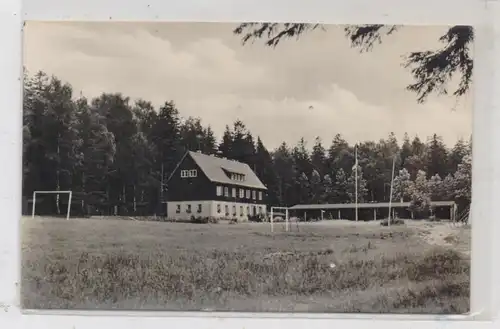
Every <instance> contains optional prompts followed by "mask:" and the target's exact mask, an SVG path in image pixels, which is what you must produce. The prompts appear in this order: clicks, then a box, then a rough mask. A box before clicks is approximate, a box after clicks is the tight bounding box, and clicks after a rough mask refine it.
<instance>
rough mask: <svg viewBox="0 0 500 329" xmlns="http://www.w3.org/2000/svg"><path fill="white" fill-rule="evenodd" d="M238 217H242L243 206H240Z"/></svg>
mask: <svg viewBox="0 0 500 329" xmlns="http://www.w3.org/2000/svg"><path fill="white" fill-rule="evenodd" d="M240 216H243V206H240Z"/></svg>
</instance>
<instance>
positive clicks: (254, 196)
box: [252, 191, 257, 200]
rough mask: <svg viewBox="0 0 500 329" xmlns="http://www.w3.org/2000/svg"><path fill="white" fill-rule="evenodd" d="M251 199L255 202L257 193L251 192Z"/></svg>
mask: <svg viewBox="0 0 500 329" xmlns="http://www.w3.org/2000/svg"><path fill="white" fill-rule="evenodd" d="M252 199H254V200H257V192H256V191H252Z"/></svg>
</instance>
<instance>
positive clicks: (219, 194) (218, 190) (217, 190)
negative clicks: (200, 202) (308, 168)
mask: <svg viewBox="0 0 500 329" xmlns="http://www.w3.org/2000/svg"><path fill="white" fill-rule="evenodd" d="M215 191H216V193H217V196H222V186H217V187H216V190H215Z"/></svg>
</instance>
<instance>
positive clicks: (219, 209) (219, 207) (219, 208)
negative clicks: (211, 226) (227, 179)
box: [217, 204, 222, 214]
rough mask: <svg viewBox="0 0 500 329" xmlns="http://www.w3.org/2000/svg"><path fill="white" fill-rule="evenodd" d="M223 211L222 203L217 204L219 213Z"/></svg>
mask: <svg viewBox="0 0 500 329" xmlns="http://www.w3.org/2000/svg"><path fill="white" fill-rule="evenodd" d="M221 211H222V209H221V206H220V204H217V213H218V214H220V212H221Z"/></svg>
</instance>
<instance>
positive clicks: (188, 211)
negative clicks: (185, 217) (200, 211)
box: [186, 204, 191, 214]
mask: <svg viewBox="0 0 500 329" xmlns="http://www.w3.org/2000/svg"><path fill="white" fill-rule="evenodd" d="M186 212H187V213H188V214H190V213H191V205H190V204H188V205H187V208H186Z"/></svg>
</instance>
